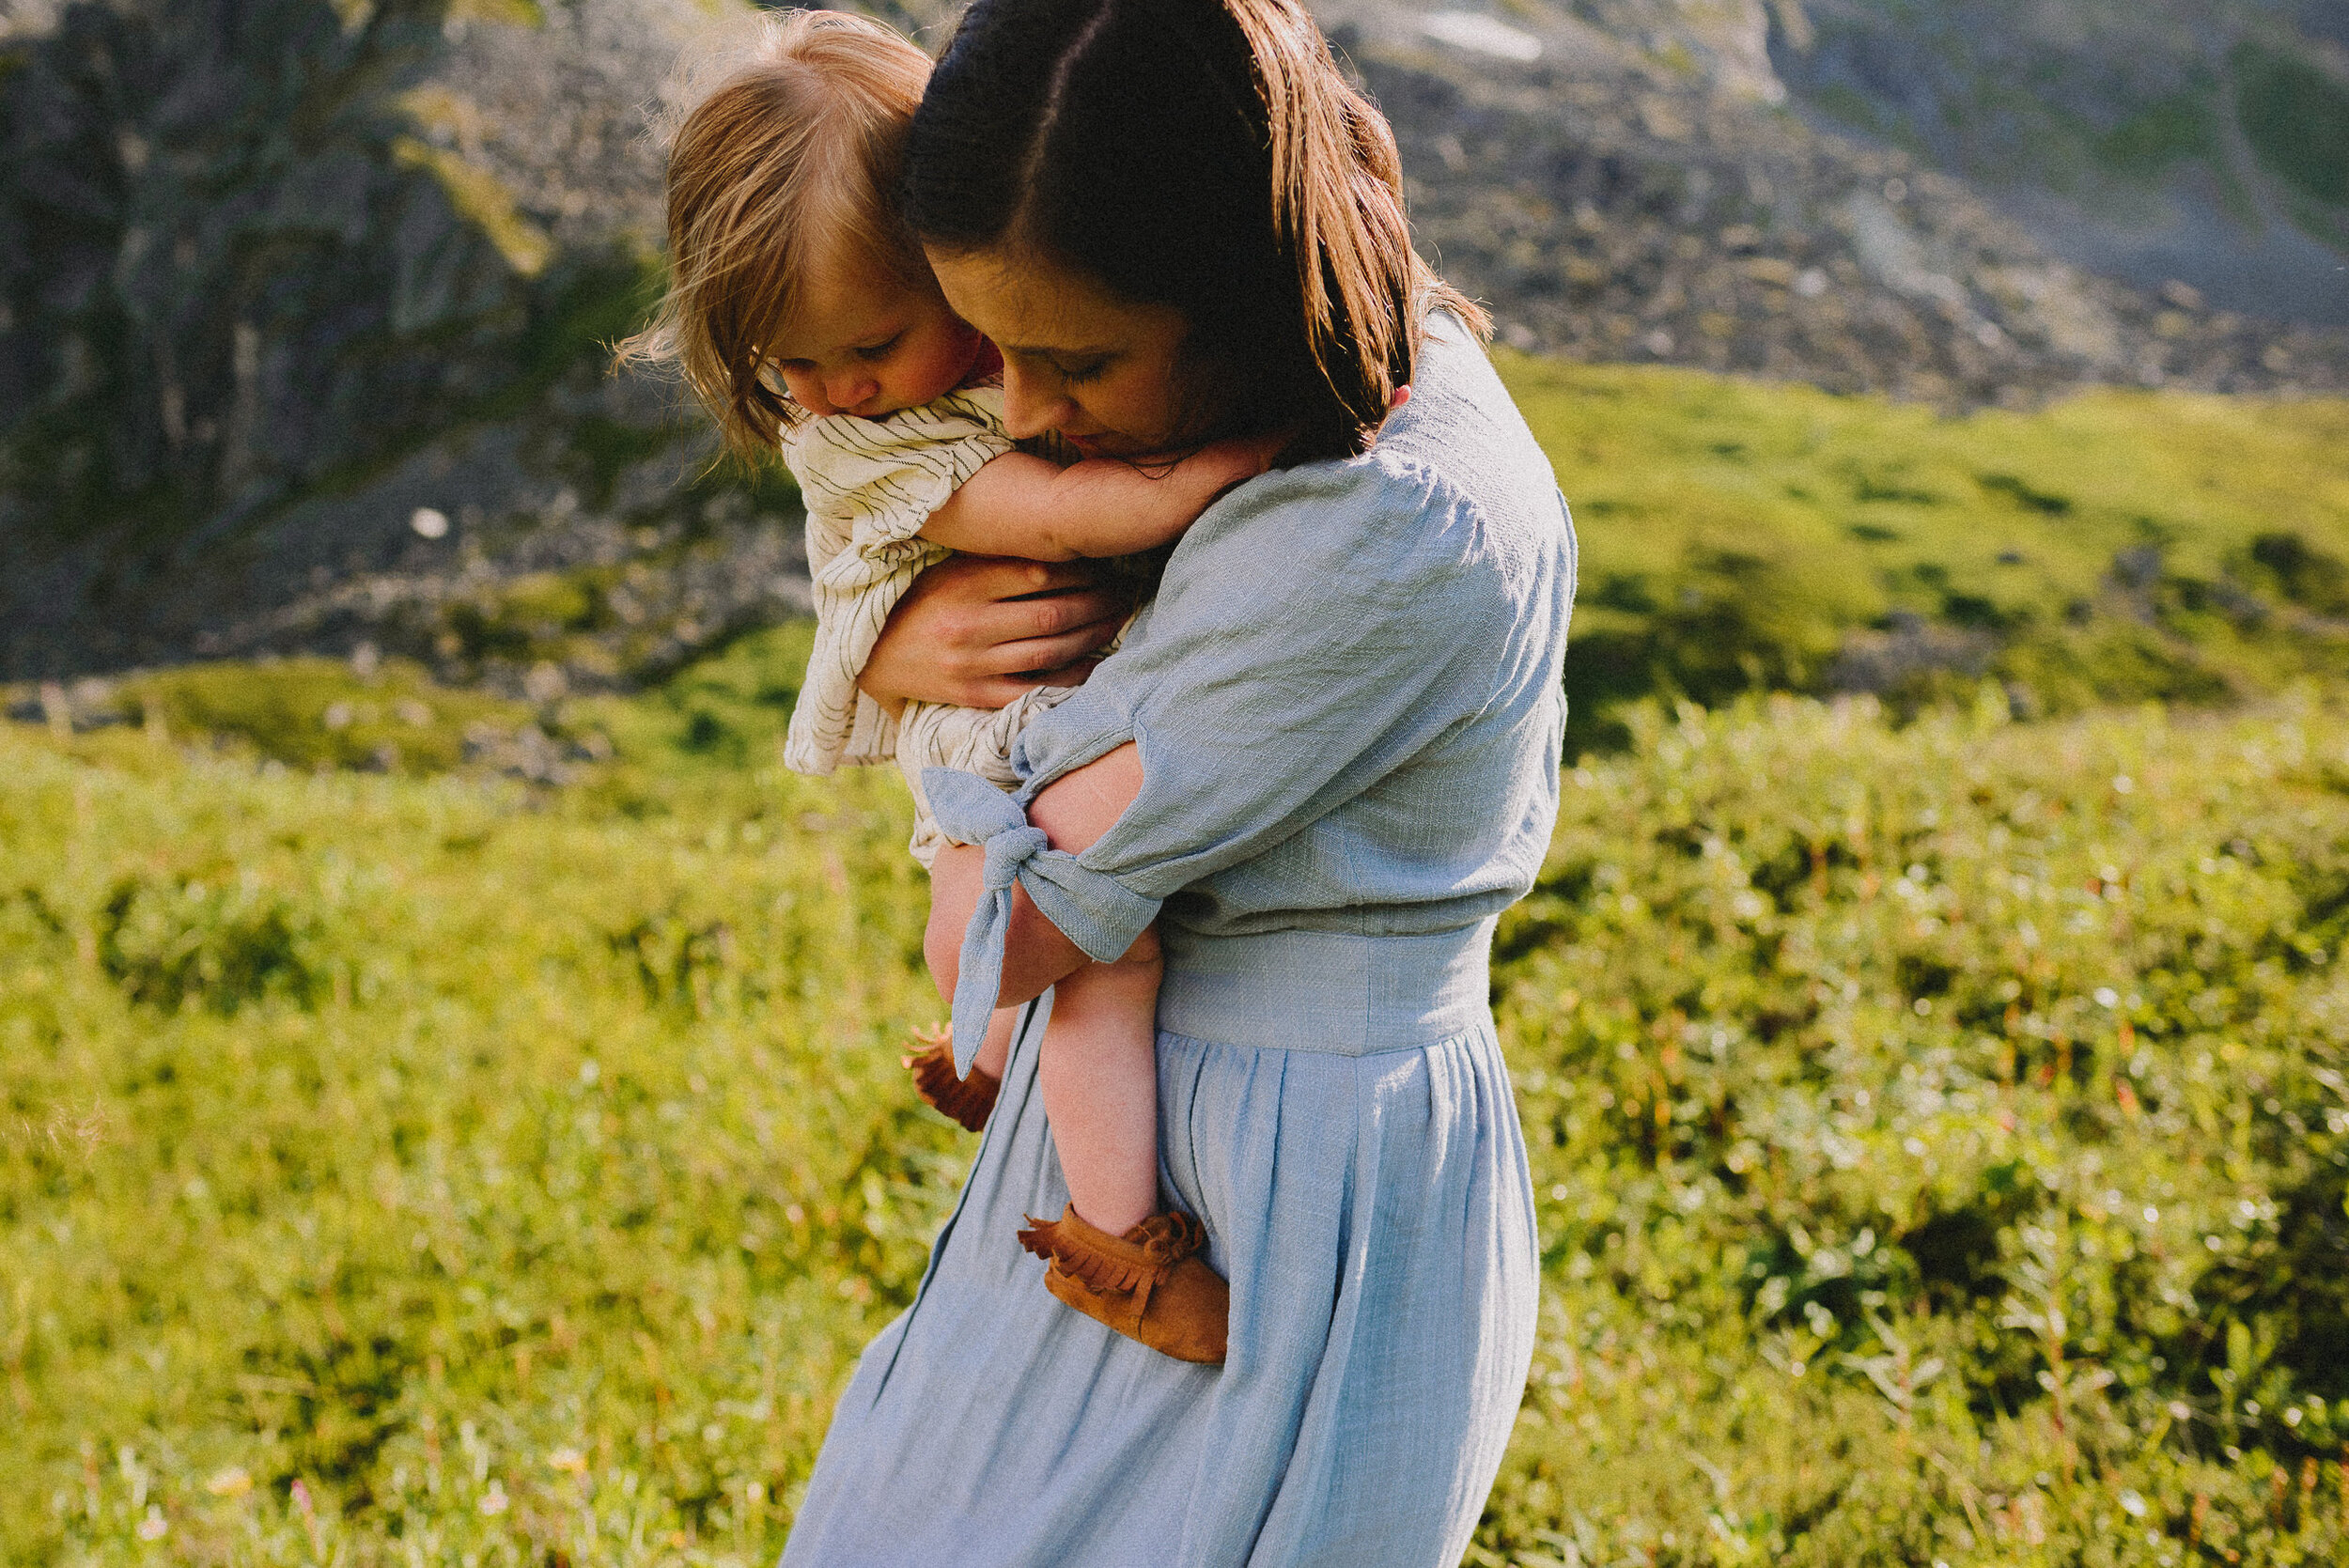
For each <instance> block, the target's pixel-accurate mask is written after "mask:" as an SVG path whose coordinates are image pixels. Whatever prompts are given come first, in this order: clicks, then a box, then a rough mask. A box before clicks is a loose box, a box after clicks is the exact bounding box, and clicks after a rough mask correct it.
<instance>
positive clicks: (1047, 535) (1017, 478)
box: [922, 436, 1287, 561]
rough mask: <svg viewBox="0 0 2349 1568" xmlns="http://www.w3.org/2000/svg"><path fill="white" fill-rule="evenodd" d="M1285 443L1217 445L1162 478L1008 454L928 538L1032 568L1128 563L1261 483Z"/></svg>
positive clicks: (1111, 461) (1099, 462) (935, 518)
mask: <svg viewBox="0 0 2349 1568" xmlns="http://www.w3.org/2000/svg"><path fill="white" fill-rule="evenodd" d="M1286 440H1287V438H1286V437H1284V436H1283V437H1267V436H1259V437H1253V438H1251V439H1247V440H1238V441H1219V442H1212V443H1210V444H1209V445H1206V446H1203V447H1201V448H1200V449H1199V450H1198V451H1196V452H1194V453H1192V454H1191V455H1190V457H1188V458H1184V459H1183V460H1182V461H1180V462H1178V463H1176V464H1175V466H1174V467H1173V468H1172V469H1171V470H1168V471H1165V472H1163V473H1160V474H1147V473H1144V472H1143V471H1142V470H1141V469H1139V468H1136V467H1135V466H1134V465H1133V464H1131V463H1127V462H1120V461H1118V460H1116V459H1115V458H1087V459H1085V460H1084V461H1083V462H1081V463H1075V464H1072V465H1071V466H1069V467H1067V468H1062V467H1061V466H1060V465H1059V464H1057V463H1053V462H1050V461H1047V460H1046V459H1045V458H1032V457H1030V456H1028V455H1027V454H1026V453H1024V452H1006V453H1004V454H1003V456H1002V457H1000V458H995V459H993V460H992V461H990V462H988V463H987V464H986V465H985V466H984V467H982V468H981V469H980V470H979V471H978V472H977V473H976V474H972V476H971V477H970V478H968V479H966V480H964V481H963V483H962V488H961V489H957V490H956V491H955V493H954V494H953V495H952V496H949V497H948V498H947V501H946V504H945V505H943V506H941V507H940V508H939V509H938V510H936V511H935V512H932V513H931V514H930V517H929V520H928V521H927V522H926V523H924V524H923V525H922V537H924V538H926V539H927V540H929V541H930V542H931V543H932V544H939V545H944V546H945V547H946V548H947V549H948V550H957V551H963V552H964V553H966V554H970V555H1015V556H1018V557H1019V558H1021V559H1022V560H1028V561H1067V560H1073V559H1075V558H1077V557H1080V556H1085V557H1099V556H1109V555H1130V554H1132V553H1134V552H1135V551H1143V550H1151V549H1155V548H1156V547H1158V546H1159V545H1162V544H1168V543H1171V542H1172V541H1173V540H1174V539H1175V538H1176V537H1177V536H1180V535H1181V533H1182V532H1183V530H1184V529H1186V528H1189V527H1190V525H1191V524H1192V523H1193V522H1194V521H1196V520H1198V517H1199V514H1200V513H1202V512H1204V511H1206V509H1207V507H1208V505H1210V504H1211V503H1212V502H1213V501H1214V500H1215V498H1216V497H1217V496H1219V495H1221V494H1222V493H1223V492H1224V491H1225V490H1227V489H1231V488H1232V487H1233V486H1234V485H1237V484H1239V483H1241V482H1242V481H1244V480H1248V479H1253V478H1254V477H1255V476H1256V475H1257V474H1262V473H1263V472H1264V471H1265V469H1266V468H1267V466H1268V465H1269V464H1270V462H1271V460H1272V458H1273V457H1274V456H1275V455H1276V454H1277V453H1278V452H1279V450H1280V448H1281V446H1283V445H1284V444H1286Z"/></svg>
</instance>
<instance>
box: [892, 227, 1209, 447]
mask: <svg viewBox="0 0 2349 1568" xmlns="http://www.w3.org/2000/svg"><path fill="white" fill-rule="evenodd" d="M929 258H930V266H931V268H932V270H934V271H935V272H937V274H938V286H939V287H940V288H941V290H943V291H944V293H945V295H946V303H948V304H950V305H952V306H953V307H954V309H955V314H956V315H957V316H959V317H961V318H963V319H964V320H966V321H968V322H970V323H971V324H972V326H974V327H976V328H978V329H979V331H981V332H983V333H985V334H987V335H988V337H989V338H991V339H992V340H993V341H994V343H995V346H996V347H997V348H998V349H1002V350H1003V424H1004V427H1005V428H1006V429H1008V430H1009V431H1010V432H1011V434H1012V436H1013V437H1014V438H1015V439H1021V440H1024V439H1025V438H1027V437H1029V436H1035V435H1041V434H1043V433H1044V432H1045V431H1047V430H1055V431H1058V432H1059V433H1060V434H1061V435H1063V436H1065V437H1066V438H1067V440H1068V441H1069V442H1070V443H1071V444H1072V445H1074V446H1075V447H1076V448H1077V449H1078V450H1079V451H1080V452H1081V453H1083V454H1084V455H1085V456H1086V457H1088V458H1142V457H1148V456H1151V455H1153V454H1156V453H1160V452H1166V451H1170V450H1172V449H1174V448H1175V447H1179V446H1182V445H1184V444H1186V443H1187V442H1189V441H1190V440H1191V439H1193V438H1194V437H1195V436H1196V434H1197V432H1198V430H1199V428H1200V427H1202V426H1205V425H1208V424H1211V423H1212V422H1213V419H1212V413H1213V411H1212V410H1203V409H1202V408H1201V407H1200V402H1201V399H1198V398H1196V397H1193V396H1190V388H1189V387H1187V385H1186V384H1185V383H1186V378H1185V376H1184V374H1183V368H1184V367H1183V364H1182V349H1183V340H1184V338H1185V337H1186V336H1188V335H1189V333H1190V324H1189V323H1188V322H1187V321H1186V320H1185V319H1184V318H1183V315H1182V313H1181V312H1180V311H1177V310H1175V309H1174V308H1173V307H1171V306H1167V305H1148V304H1132V303H1128V302H1126V301H1124V300H1120V299H1118V298H1117V297H1115V296H1114V295H1112V294H1111V293H1110V292H1108V291H1107V290H1106V289H1104V288H1102V287H1101V286H1100V285H1099V284H1097V283H1095V282H1094V281H1093V280H1092V279H1091V278H1088V277H1085V276H1083V275H1082V274H1081V273H1077V272H1069V271H1068V270H1066V268H1063V267H1059V266H1056V265H1054V264H1052V263H1050V262H1046V261H1039V260H1036V259H1034V258H1033V257H1030V256H1025V255H1019V256H1011V255H1007V254H1005V253H1002V252H996V251H944V250H937V249H932V250H931V251H930V252H929Z"/></svg>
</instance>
